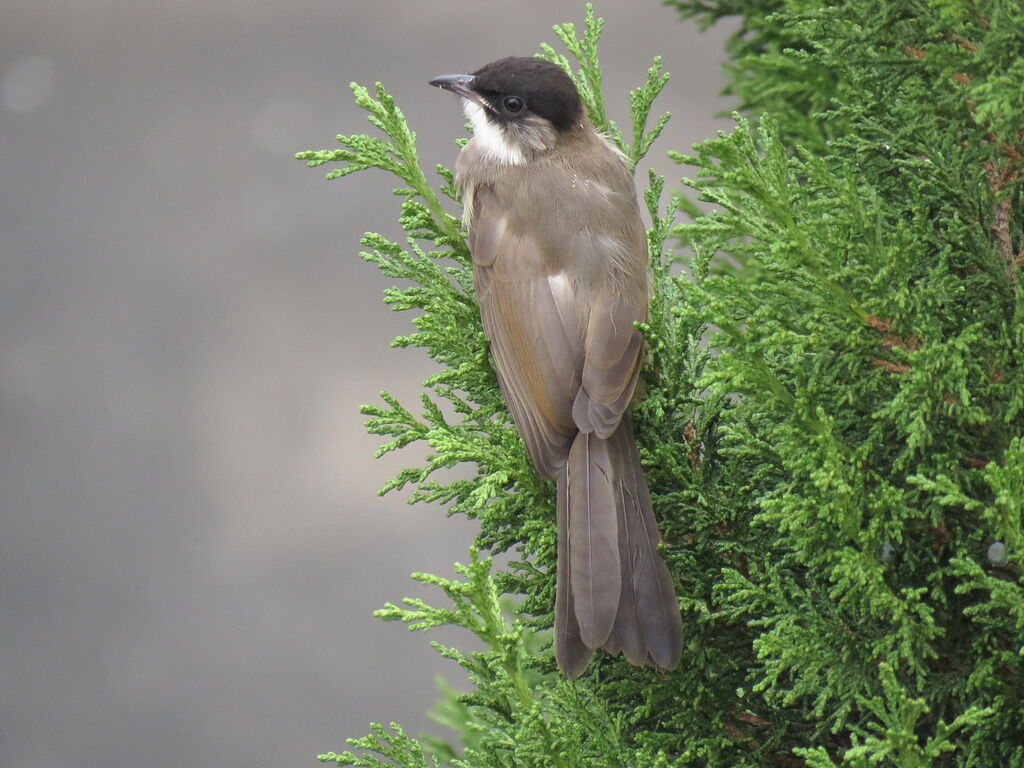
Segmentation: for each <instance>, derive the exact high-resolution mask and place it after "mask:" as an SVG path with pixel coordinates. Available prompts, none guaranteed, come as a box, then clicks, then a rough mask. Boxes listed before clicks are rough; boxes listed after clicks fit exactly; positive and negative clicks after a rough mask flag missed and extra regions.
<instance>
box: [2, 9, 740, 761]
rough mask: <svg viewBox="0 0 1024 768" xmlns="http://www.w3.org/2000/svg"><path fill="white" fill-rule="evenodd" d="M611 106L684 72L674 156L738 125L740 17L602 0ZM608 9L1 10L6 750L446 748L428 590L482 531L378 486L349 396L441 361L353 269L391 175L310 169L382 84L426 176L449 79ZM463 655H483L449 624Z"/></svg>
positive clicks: (442, 152) (448, 139)
mask: <svg viewBox="0 0 1024 768" xmlns="http://www.w3.org/2000/svg"><path fill="white" fill-rule="evenodd" d="M597 10H598V12H599V14H601V15H603V16H604V17H605V18H606V20H607V25H606V31H605V34H604V38H603V41H602V52H603V61H604V65H605V69H606V81H605V84H606V92H607V94H608V100H609V103H610V111H611V113H612V115H613V116H614V117H616V118H617V119H619V121H620V123H623V124H624V121H625V119H626V117H627V112H626V107H625V104H626V102H625V93H626V91H627V89H628V88H630V87H633V86H635V85H637V84H639V83H640V82H641V81H642V78H643V76H644V73H645V71H646V68H647V66H648V64H649V62H650V59H651V57H652V56H654V55H655V54H661V55H663V57H664V60H665V66H666V69H667V70H668V71H670V72H671V73H672V75H673V79H672V81H671V84H670V86H669V88H668V91H667V93H666V95H665V97H664V98H663V100H662V107H663V108H665V109H669V110H671V111H672V112H673V115H674V117H673V119H672V121H671V122H670V124H669V127H668V129H667V132H666V134H665V137H664V138H663V139H662V141H661V142H660V144H659V145H658V146H657V147H656V152H655V153H654V154H653V155H652V157H651V162H652V163H653V164H654V165H655V166H656V167H658V168H659V169H660V170H662V171H663V172H667V173H669V174H670V183H671V182H674V180H675V179H677V178H678V176H679V175H680V171H679V170H678V169H675V168H673V166H672V165H671V164H669V163H668V162H667V161H665V160H663V159H662V158H663V157H664V153H665V152H666V151H667V150H668V149H670V148H675V149H684V150H685V149H687V148H688V147H689V146H690V145H691V144H692V143H693V142H695V141H698V140H700V139H702V138H705V137H707V136H709V135H711V134H712V133H713V132H714V131H715V130H716V129H718V128H723V127H728V124H729V121H728V120H723V119H720V118H719V119H716V118H714V117H713V115H714V114H715V113H717V112H721V111H722V110H724V109H728V108H729V106H730V103H729V102H728V100H725V99H723V98H721V97H720V96H719V95H718V94H719V90H720V89H721V87H722V83H723V81H722V78H721V77H720V73H719V70H720V62H721V60H722V44H723V41H724V38H725V34H726V32H727V31H728V29H715V30H712V31H711V32H709V33H706V34H703V35H701V34H699V33H698V30H697V29H696V27H695V26H694V25H693V24H681V23H678V22H677V21H676V19H675V15H674V14H673V12H672V11H671V10H669V9H667V8H664V7H662V6H660V5H659V4H658V3H656V2H653V1H650V0H649V1H647V2H632V1H631V2H625V0H614V2H612V1H611V0H608V1H607V2H604V3H601V4H599V7H598V9H597ZM582 18H583V4H582V2H576V1H575V0H573V1H572V2H567V1H565V0H543V2H539V1H536V0H531V1H530V2H516V3H508V2H505V3H496V2H477V3H469V2H453V1H452V0H448V1H446V2H441V1H439V0H434V1H433V2H411V1H409V2H381V1H380V0H378V1H376V2H346V1H344V0H142V1H141V2H140V1H139V0H132V1H129V0H4V2H3V8H2V9H0V88H2V92H0V766H4V767H7V766H10V767H11V768H43V767H45V768H65V767H67V768H72V767H73V768H122V767H125V768H128V767H130V766H140V765H145V766H148V767H149V768H158V767H162V766H168V768H170V767H171V766H173V767H174V768H180V767H181V766H218V768H236V767H237V768H242V767H243V766H245V767H246V768H248V767H249V766H252V765H266V766H289V767H290V766H312V765H314V764H315V763H314V755H315V754H316V753H317V752H320V751H326V750H329V749H340V748H341V747H342V746H343V743H342V740H343V738H344V737H346V736H358V735H362V734H364V733H365V732H366V730H367V723H368V722H370V721H380V720H383V721H388V720H392V719H395V720H398V721H400V722H402V723H404V724H405V725H406V726H407V727H408V728H409V729H410V730H411V731H412V732H414V733H415V732H418V731H422V730H434V731H436V732H438V733H441V730H440V728H439V727H438V726H434V725H433V724H432V723H431V722H430V721H429V720H428V719H427V717H426V714H425V713H426V710H427V709H428V708H429V707H430V705H431V704H432V702H433V700H434V698H435V697H434V683H433V681H434V678H435V677H436V676H437V675H439V674H443V675H445V676H446V677H447V679H448V680H450V681H451V682H452V683H453V684H455V685H456V686H458V685H459V684H461V682H462V678H461V675H460V672H459V670H458V668H457V667H455V666H454V665H452V664H451V663H450V662H445V661H444V660H442V659H441V658H440V657H438V656H437V655H436V654H435V653H434V652H433V651H431V650H430V648H429V647H428V645H427V640H428V638H426V637H424V636H423V635H419V634H412V633H409V632H407V631H406V630H405V629H404V628H403V627H401V626H399V625H394V624H384V623H382V622H379V621H377V620H376V619H374V618H373V617H372V616H371V612H372V611H373V610H374V609H375V608H378V607H379V606H381V605H382V604H383V603H384V602H385V601H389V600H390V601H398V600H399V599H400V598H401V597H403V596H404V595H407V594H418V595H421V596H428V597H431V598H433V597H435V595H431V594H430V593H429V592H424V591H422V590H421V589H419V588H418V587H417V586H416V585H414V584H413V583H412V582H410V581H409V580H408V575H409V573H410V572H412V571H430V572H435V573H442V574H450V573H451V565H450V564H451V562H452V561H453V560H459V559H464V558H465V553H466V547H467V545H468V544H469V542H470V541H471V539H472V535H473V531H474V525H473V523H472V522H469V521H465V520H461V519H452V520H447V519H445V518H444V515H443V512H442V510H440V509H437V508H430V507H425V506H424V507H409V506H406V505H405V504H404V503H403V501H404V499H402V498H401V497H399V496H397V495H393V496H389V497H385V498H379V497H377V496H376V494H375V491H376V489H377V488H379V487H380V486H381V485H383V484H384V483H385V482H386V480H387V479H389V478H390V477H391V476H392V475H393V473H394V472H395V471H396V469H397V468H398V467H399V466H401V465H403V464H405V463H407V462H411V461H415V459H416V455H417V454H416V452H415V451H410V452H409V453H408V455H406V456H399V457H397V459H390V460H381V461H374V460H373V459H372V453H373V451H374V449H375V448H376V445H377V440H376V438H373V437H370V436H367V435H366V434H365V433H364V430H363V427H362V417H361V416H360V415H359V413H358V411H357V408H358V405H359V404H360V403H364V402H376V401H377V394H376V393H377V392H378V391H379V390H381V389H383V388H387V389H390V390H391V391H393V392H396V393H397V394H399V395H400V396H401V397H402V398H403V399H405V400H406V401H408V402H413V399H414V397H415V393H416V392H417V385H418V383H419V382H420V381H421V380H422V379H423V378H424V377H426V376H427V375H429V374H430V373H431V372H432V370H433V369H432V367H431V364H430V363H429V361H427V360H426V359H425V358H423V357H422V355H420V354H419V353H417V352H415V351H401V350H391V349H389V346H388V344H389V342H390V340H391V339H392V338H393V337H394V336H395V335H397V334H399V333H403V332H405V331H406V330H407V328H408V321H409V319H410V318H409V317H408V316H405V315H402V314H394V313H391V312H389V311H388V310H387V309H386V308H385V307H384V306H383V305H382V304H381V303H380V292H381V290H382V289H383V288H384V287H385V286H386V285H387V281H386V280H385V279H384V278H382V277H381V276H379V275H378V274H377V273H376V272H375V271H374V269H373V268H372V267H371V266H370V265H367V264H365V263H363V262H362V261H360V260H359V259H358V258H357V253H358V250H359V247H358V239H359V237H360V235H361V233H362V232H363V231H365V230H377V231H381V232H383V233H385V234H387V235H391V236H396V235H397V227H396V225H395V224H394V219H395V215H396V203H397V198H394V197H393V196H392V195H391V194H390V189H391V187H392V186H395V183H394V182H393V181H392V180H391V179H389V178H387V177H385V176H383V174H362V175H359V176H356V177H351V178H348V179H345V180H342V181H335V182H331V183H326V182H324V181H323V180H322V179H323V172H324V171H323V169H317V170H309V169H307V168H306V167H305V166H304V165H303V164H302V163H300V162H298V161H296V160H294V159H293V158H292V155H293V153H294V152H296V151H298V150H302V149H307V148H321V147H325V146H331V145H332V144H333V137H334V136H335V134H337V133H360V132H364V131H366V130H367V129H368V126H367V125H366V123H365V119H364V116H363V114H362V113H361V112H359V111H358V110H357V109H356V108H355V107H354V106H353V105H352V101H351V96H350V93H349V91H348V89H347V84H348V82H349V81H351V80H356V81H359V82H361V83H364V84H371V83H373V82H374V81H376V80H381V81H383V82H384V83H385V84H386V85H387V86H388V88H389V89H390V91H391V92H392V93H393V94H394V96H395V98H396V99H397V101H398V103H399V104H400V105H401V106H402V108H403V109H404V111H405V113H406V115H407V117H408V118H409V121H410V123H411V124H412V126H413V128H414V130H416V131H417V132H418V135H419V140H420V149H421V153H422V156H423V158H424V160H425V163H426V165H427V167H432V166H433V165H434V164H435V163H437V162H444V163H446V164H448V165H450V164H451V163H452V162H453V161H454V157H455V152H456V149H455V146H454V144H453V140H454V139H455V138H456V137H457V136H459V135H461V132H462V125H463V119H462V117H461V114H460V111H459V105H458V103H457V102H456V100H455V99H454V98H452V97H451V96H450V95H449V94H446V93H442V92H440V91H437V90H435V89H431V88H428V87H427V86H426V84H425V83H426V80H427V79H428V78H429V77H431V76H433V75H437V74H443V73H449V72H453V71H466V70H470V69H473V68H476V67H477V66H480V65H481V64H484V63H486V62H487V61H490V60H492V59H495V58H498V57H499V56H504V55H510V54H523V55H529V54H530V53H533V52H534V51H536V50H537V45H538V43H539V42H541V41H547V42H552V43H554V42H555V38H554V36H553V34H552V33H551V31H550V28H551V25H552V24H555V23H558V22H562V21H574V22H576V23H577V24H578V25H580V26H581V25H582ZM442 639H444V640H448V641H453V640H457V639H458V638H457V637H444V636H442Z"/></svg>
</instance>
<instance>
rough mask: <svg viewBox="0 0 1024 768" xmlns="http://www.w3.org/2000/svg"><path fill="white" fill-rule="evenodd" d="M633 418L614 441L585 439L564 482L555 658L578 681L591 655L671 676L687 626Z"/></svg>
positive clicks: (573, 452)
mask: <svg viewBox="0 0 1024 768" xmlns="http://www.w3.org/2000/svg"><path fill="white" fill-rule="evenodd" d="M659 541H660V537H659V535H658V530H657V524H656V521H655V519H654V512H653V510H652V507H651V499H650V493H649V492H648V490H647V483H646V481H645V480H644V477H643V471H642V469H641V468H640V457H639V455H638V453H637V449H636V442H635V440H634V439H633V430H632V425H631V423H630V421H629V419H628V417H626V418H624V419H623V421H622V423H621V424H620V425H619V428H618V429H617V430H616V431H615V432H614V433H613V434H612V435H610V436H609V437H608V438H607V439H601V438H598V437H597V436H596V435H594V434H593V433H591V434H585V433H580V434H579V435H578V436H577V438H576V441H575V442H574V443H573V446H572V450H571V451H570V454H569V460H568V462H567V464H566V467H565V469H564V470H563V471H562V472H561V473H560V475H559V477H558V581H557V594H556V604H555V657H556V660H557V661H558V665H559V667H560V668H561V669H562V670H563V671H564V672H565V673H566V675H567V676H569V677H570V678H575V677H577V676H578V675H579V674H581V673H582V671H583V669H585V668H586V665H587V663H588V662H589V660H590V656H591V654H592V649H594V648H601V647H603V648H605V650H607V651H608V652H609V653H620V652H621V653H622V654H623V655H625V657H626V659H627V660H629V661H630V662H631V663H633V664H653V665H655V666H657V667H660V668H662V669H672V668H674V667H675V666H676V665H677V664H678V663H679V659H680V655H681V652H682V620H681V617H680V615H679V607H678V603H677V602H676V597H675V590H674V588H673V585H672V577H671V575H670V574H669V571H668V568H667V566H666V565H665V562H664V560H662V558H661V555H660V554H659V552H658V549H657V547H658V542H659Z"/></svg>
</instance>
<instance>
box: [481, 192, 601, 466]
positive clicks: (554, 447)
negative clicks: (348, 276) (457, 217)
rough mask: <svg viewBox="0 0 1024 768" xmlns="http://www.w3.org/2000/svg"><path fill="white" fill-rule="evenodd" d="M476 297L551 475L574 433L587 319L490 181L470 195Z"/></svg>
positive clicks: (523, 428) (508, 397)
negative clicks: (512, 216)
mask: <svg viewBox="0 0 1024 768" xmlns="http://www.w3.org/2000/svg"><path fill="white" fill-rule="evenodd" d="M473 206H474V210H473V218H472V222H473V223H472V227H471V233H470V249H471V250H472V252H473V274H474V279H475V283H476V297H477V302H478V303H479V305H480V316H481V319H482V320H483V325H484V332H485V333H486V334H487V337H488V338H489V339H490V341H491V354H492V356H493V358H494V365H495V369H496V371H497V373H498V380H499V382H500V383H501V388H502V390H503V392H504V394H505V401H506V402H507V403H508V407H509V410H510V411H511V413H512V417H513V419H515V422H516V425H517V426H518V428H519V432H520V434H521V435H522V437H523V440H524V441H525V442H526V447H527V450H528V451H529V453H530V457H531V458H532V459H533V462H534V464H535V465H536V466H537V468H538V469H539V470H540V471H541V472H542V473H543V474H545V475H547V476H549V477H553V476H554V475H555V473H556V472H557V471H558V470H559V469H560V468H561V467H562V466H564V465H565V460H566V456H567V455H568V453H569V448H570V446H571V444H572V439H573V437H575V435H576V431H577V427H576V425H575V423H574V422H573V419H572V408H573V402H574V399H575V398H576V393H577V391H578V390H579V388H580V380H581V375H582V372H583V355H584V336H583V325H584V322H585V318H581V317H578V313H576V311H575V308H574V307H573V306H572V305H571V304H570V303H569V302H566V301H565V297H564V295H563V293H562V292H561V291H560V290H559V285H558V284H557V283H558V281H557V279H556V278H552V277H551V275H549V274H548V273H549V272H550V269H548V268H547V266H546V265H545V259H544V254H542V253H541V252H540V249H539V247H538V245H537V242H536V240H535V239H534V237H532V236H531V234H530V232H527V231H524V229H525V228H522V227H516V226H515V223H514V222H513V221H511V220H510V218H509V213H508V209H507V208H506V207H505V206H502V205H500V204H499V202H498V200H497V199H496V198H495V196H494V194H493V192H492V191H491V190H490V188H488V187H482V188H480V189H478V190H477V191H476V192H475V194H474V199H473Z"/></svg>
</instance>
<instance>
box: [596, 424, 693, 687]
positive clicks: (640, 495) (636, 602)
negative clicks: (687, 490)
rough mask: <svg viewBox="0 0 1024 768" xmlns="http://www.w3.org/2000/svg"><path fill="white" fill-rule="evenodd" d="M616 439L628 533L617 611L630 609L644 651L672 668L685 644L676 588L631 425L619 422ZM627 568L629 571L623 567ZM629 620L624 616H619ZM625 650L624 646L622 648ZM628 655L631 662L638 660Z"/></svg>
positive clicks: (621, 507) (614, 436)
mask: <svg viewBox="0 0 1024 768" xmlns="http://www.w3.org/2000/svg"><path fill="white" fill-rule="evenodd" d="M612 439H613V440H615V441H616V449H615V451H614V454H615V455H616V457H617V458H618V460H619V461H620V462H621V464H620V467H619V470H620V471H619V480H620V490H621V502H620V515H621V517H622V518H623V521H624V527H625V529H626V531H627V535H626V537H625V538H624V540H623V546H624V548H628V549H624V550H623V552H622V562H623V564H624V565H623V576H622V581H623V590H622V591H623V593H625V592H627V591H629V592H631V595H630V597H629V598H628V599H625V598H624V599H623V600H621V601H620V611H623V609H625V610H627V611H628V610H629V608H632V611H631V612H629V613H627V616H628V617H629V619H628V621H632V622H633V624H634V626H633V627H632V629H633V631H634V632H637V633H638V634H640V635H642V637H643V647H644V650H645V653H644V652H643V651H641V650H640V649H637V652H636V653H637V654H638V656H639V654H641V653H643V655H645V656H646V655H649V656H650V662H651V663H653V664H654V665H655V666H658V667H661V668H662V669H673V668H674V667H675V666H676V665H677V664H678V663H679V658H680V655H681V653H682V645H683V623H682V618H681V617H680V614H679V603H678V602H677V601H676V595H675V589H674V587H673V584H672V576H671V574H670V573H669V570H668V566H666V565H665V561H664V560H663V559H662V557H661V554H660V553H659V552H658V543H659V542H660V541H661V537H660V536H659V535H658V526H657V522H656V521H655V519H654V511H653V508H652V506H651V496H650V492H649V491H648V490H647V483H646V481H645V480H644V477H643V473H642V470H641V469H640V456H639V455H638V453H637V450H636V442H635V441H634V439H633V436H632V429H631V428H630V426H629V425H628V424H625V425H623V427H620V429H619V430H618V431H617V432H616V434H615V435H613V437H612ZM627 570H628V571H629V573H627ZM623 621H624V622H625V623H628V621H627V620H626V619H624V620H623ZM624 650H625V648H624ZM626 658H628V659H629V660H630V661H631V662H633V663H634V664H641V663H644V661H642V660H634V658H630V655H629V654H628V653H627V655H626Z"/></svg>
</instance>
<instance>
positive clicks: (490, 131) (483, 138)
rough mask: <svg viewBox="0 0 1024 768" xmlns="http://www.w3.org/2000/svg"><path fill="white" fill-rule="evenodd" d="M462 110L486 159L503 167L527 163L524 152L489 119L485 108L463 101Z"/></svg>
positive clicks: (474, 141) (474, 140) (475, 141)
mask: <svg viewBox="0 0 1024 768" xmlns="http://www.w3.org/2000/svg"><path fill="white" fill-rule="evenodd" d="M462 109H463V111H464V112H465V113H466V117H468V118H469V122H470V123H471V124H472V126H473V143H474V144H476V146H477V147H479V148H480V151H481V152H483V154H484V155H485V156H486V157H488V158H490V159H491V160H493V161H495V162H496V163H499V164H501V165H522V164H523V163H525V162H526V156H525V155H524V154H523V150H522V149H521V148H520V147H518V146H517V145H516V144H515V143H514V142H512V141H509V139H508V137H507V136H505V132H504V131H503V130H502V129H501V128H500V127H498V126H497V125H495V124H494V123H492V122H491V121H490V120H488V119H487V114H486V113H485V112H484V108H483V107H481V106H480V105H479V104H477V103H476V102H473V101H470V100H469V99H463V100H462Z"/></svg>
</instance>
